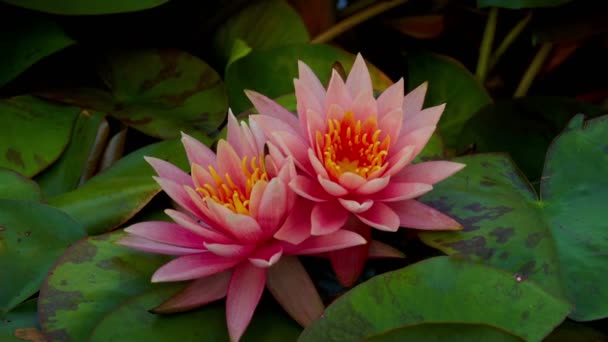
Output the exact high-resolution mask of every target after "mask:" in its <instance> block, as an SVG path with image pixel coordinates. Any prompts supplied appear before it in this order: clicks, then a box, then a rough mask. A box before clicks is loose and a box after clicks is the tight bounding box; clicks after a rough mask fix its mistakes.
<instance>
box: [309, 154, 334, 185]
mask: <svg viewBox="0 0 608 342" xmlns="http://www.w3.org/2000/svg"><path fill="white" fill-rule="evenodd" d="M308 159H309V160H310V165H312V168H313V170H314V172H315V174H317V175H318V176H321V177H323V178H329V174H328V173H327V170H325V166H323V164H322V163H321V161H320V160H319V158H317V155H316V154H315V152H314V151H313V150H312V148H309V149H308Z"/></svg>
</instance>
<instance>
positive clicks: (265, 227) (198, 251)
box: [119, 113, 366, 341]
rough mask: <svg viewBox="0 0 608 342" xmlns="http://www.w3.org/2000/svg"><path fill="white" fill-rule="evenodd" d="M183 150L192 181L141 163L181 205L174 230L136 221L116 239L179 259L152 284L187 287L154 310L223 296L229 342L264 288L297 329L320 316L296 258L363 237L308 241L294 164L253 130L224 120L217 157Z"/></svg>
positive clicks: (193, 146)
mask: <svg viewBox="0 0 608 342" xmlns="http://www.w3.org/2000/svg"><path fill="white" fill-rule="evenodd" d="M182 142H183V144H184V147H185V149H186V153H187V156H188V159H189V161H190V164H191V175H189V174H187V173H185V172H183V171H182V170H180V169H179V168H177V167H176V166H174V165H172V164H170V163H168V162H165V161H163V160H160V159H156V158H146V159H147V161H148V162H149V163H150V164H151V165H152V167H153V168H154V169H155V170H156V172H157V174H158V177H156V178H155V179H156V181H157V182H158V184H160V186H161V187H162V189H163V190H164V191H165V192H166V193H167V194H168V195H169V196H170V197H171V198H172V199H173V200H174V201H175V202H176V203H177V204H178V205H179V206H180V210H172V209H168V210H166V211H165V213H166V214H167V215H168V216H169V217H170V218H171V219H173V221H174V223H171V222H160V221H159V222H143V223H137V224H134V225H132V226H130V227H128V228H126V229H125V231H126V232H127V233H128V235H126V236H125V237H124V238H122V239H121V240H120V241H119V243H120V244H122V245H124V246H128V247H131V248H135V249H138V250H142V251H147V252H152V253H160V254H169V255H175V256H177V258H175V259H173V260H172V261H170V262H169V263H167V264H165V265H163V266H162V267H160V268H159V269H158V270H157V271H156V272H155V273H154V275H153V276H152V282H170V281H184V280H194V281H193V282H192V283H191V284H190V285H189V286H188V287H186V288H185V289H184V290H183V291H182V292H180V293H178V294H177V295H175V296H174V297H172V298H170V299H168V300H167V301H166V302H164V303H162V304H161V305H160V306H159V307H157V308H156V309H154V311H156V312H159V313H170V312H178V311H184V310H188V309H192V308H195V307H199V306H201V305H204V304H206V303H209V302H211V301H215V300H218V299H221V298H223V297H226V298H227V299H226V318H227V323H228V331H229V335H230V338H231V340H233V341H237V340H239V339H240V337H241V336H242V334H243V333H244V331H245V329H246V328H247V326H248V324H249V322H250V320H251V318H252V315H253V312H254V310H255V308H256V306H257V304H258V302H259V300H260V297H261V295H262V292H263V290H264V287H265V286H266V287H268V289H269V290H270V292H271V293H272V294H273V295H274V297H275V298H276V299H277V301H278V302H279V303H280V304H281V305H282V306H283V307H284V308H285V309H286V311H287V312H288V313H290V314H291V315H292V317H294V319H296V320H297V321H298V322H299V323H300V324H302V325H304V326H305V325H307V324H308V323H309V322H311V321H312V320H314V319H316V318H318V317H319V316H320V315H321V314H322V311H323V309H324V307H323V304H322V302H321V299H320V298H319V295H318V294H317V292H316V290H315V287H314V285H313V284H312V281H311V280H310V278H309V276H308V274H307V273H306V271H305V270H304V268H303V267H302V265H301V264H300V263H299V261H298V259H297V258H296V257H295V256H296V255H302V254H318V253H324V252H327V251H332V250H337V249H341V248H345V247H351V246H356V245H359V244H364V243H366V241H365V239H364V238H362V237H361V236H359V235H357V234H355V233H353V232H349V231H335V232H333V233H330V234H328V235H324V236H311V235H310V211H311V210H312V206H311V205H309V204H308V203H306V202H305V201H302V200H300V199H298V198H297V196H296V195H295V194H294V193H293V191H291V189H290V188H289V187H288V183H289V182H290V181H292V179H293V177H295V175H296V169H295V166H294V164H293V162H292V160H291V158H289V157H288V158H285V157H283V156H282V155H281V154H280V153H279V152H278V150H277V149H276V148H275V147H274V146H273V145H272V144H268V151H269V154H265V153H264V147H265V138H264V136H263V133H262V132H261V130H260V129H259V127H257V126H256V125H255V123H252V124H251V127H248V126H247V125H246V124H244V123H243V124H242V125H239V124H238V122H237V120H236V118H235V117H234V115H232V113H229V118H228V136H227V141H225V140H220V141H219V143H218V147H217V155H216V154H214V153H213V152H212V151H211V150H210V149H209V148H207V147H206V146H204V145H203V144H201V143H200V142H199V141H197V140H196V139H194V138H192V137H190V136H188V135H183V138H182ZM299 202H302V203H299ZM294 208H296V209H297V210H294ZM294 242H295V243H294Z"/></svg>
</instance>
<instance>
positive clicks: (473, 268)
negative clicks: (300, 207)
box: [299, 257, 570, 342]
mask: <svg viewBox="0 0 608 342" xmlns="http://www.w3.org/2000/svg"><path fill="white" fill-rule="evenodd" d="M569 310H570V306H569V305H568V304H567V303H566V302H564V301H561V300H558V299H556V298H555V297H553V296H551V295H549V294H548V293H547V292H545V291H543V289H542V288H540V287H539V286H537V285H536V284H533V283H531V282H529V281H518V280H517V278H516V277H514V276H513V274H512V273H507V272H504V271H502V270H499V269H495V268H492V267H489V266H486V265H482V264H476V263H469V262H465V261H463V260H455V259H451V258H448V257H437V258H432V259H427V260H425V261H421V262H419V263H416V264H413V265H410V266H408V267H405V268H402V269H400V270H397V271H393V272H389V273H385V274H382V275H379V276H376V277H374V278H372V279H370V280H368V281H366V282H365V283H363V284H361V285H359V286H357V287H355V288H353V289H352V290H350V291H348V292H347V293H346V294H344V295H343V296H342V297H340V298H338V299H337V300H336V301H335V302H333V304H331V305H330V306H329V307H328V308H327V309H326V310H325V314H324V316H323V317H322V318H320V319H318V320H316V321H315V322H313V323H312V324H311V325H310V326H309V327H308V328H306V329H305V330H304V332H303V333H302V335H301V336H300V339H299V341H302V342H306V341H360V340H362V339H365V338H367V337H371V336H374V335H378V334H382V333H387V332H390V331H391V330H393V329H396V328H402V327H404V326H408V325H412V324H418V323H433V322H440V323H473V324H475V323H477V324H486V325H490V326H494V327H497V328H500V329H503V330H505V331H507V332H509V333H511V334H513V335H516V336H518V337H521V338H523V339H525V340H527V341H538V340H540V339H542V338H543V337H544V336H545V335H547V334H548V333H549V332H550V331H551V330H553V328H554V327H555V326H556V325H557V324H559V323H560V322H561V321H562V320H563V319H564V318H565V317H566V315H567V314H568V312H569Z"/></svg>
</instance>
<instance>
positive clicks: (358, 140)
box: [316, 111, 390, 179]
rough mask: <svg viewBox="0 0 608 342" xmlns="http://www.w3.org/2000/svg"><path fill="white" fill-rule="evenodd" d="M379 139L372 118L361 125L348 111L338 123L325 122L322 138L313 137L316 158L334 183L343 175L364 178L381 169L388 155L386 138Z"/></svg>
mask: <svg viewBox="0 0 608 342" xmlns="http://www.w3.org/2000/svg"><path fill="white" fill-rule="evenodd" d="M379 137H380V130H379V129H378V122H377V119H376V117H375V116H370V117H368V118H367V119H366V120H365V121H364V122H363V123H362V122H361V120H356V121H355V119H354V115H353V113H352V112H350V111H349V112H346V113H345V114H344V117H343V118H342V120H340V121H338V120H337V119H329V120H328V121H327V132H326V133H325V134H322V133H321V132H317V133H316V143H317V155H319V157H320V158H321V160H322V162H323V164H324V165H325V168H326V169H327V171H328V172H329V174H330V175H331V176H332V177H333V178H334V179H338V178H339V177H340V175H342V174H343V173H344V172H347V171H349V172H353V173H356V174H358V175H360V176H362V177H364V178H367V177H368V176H369V175H370V174H372V173H373V172H374V171H377V170H379V169H380V168H382V166H383V165H384V161H385V159H386V156H387V154H388V148H389V146H390V137H388V136H387V137H385V138H384V140H382V141H380V140H379Z"/></svg>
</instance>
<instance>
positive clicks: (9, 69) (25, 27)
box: [0, 16, 75, 87]
mask: <svg viewBox="0 0 608 342" xmlns="http://www.w3.org/2000/svg"><path fill="white" fill-rule="evenodd" d="M20 19H21V20H19V21H16V22H15V23H11V25H10V26H11V27H10V30H9V29H7V28H4V29H2V30H0V51H2V63H0V87H1V86H3V85H5V84H7V83H8V82H10V81H11V80H13V79H14V78H15V77H17V76H19V75H20V74H21V73H22V72H24V71H25V70H27V69H28V68H29V67H30V66H32V65H34V64H35V63H36V62H38V61H39V60H41V59H43V58H45V57H47V56H49V55H51V54H53V53H55V52H57V51H60V50H62V49H64V48H66V47H68V46H70V45H72V44H74V43H75V42H74V41H73V40H72V39H71V38H70V37H68V36H66V34H65V33H64V32H63V30H62V29H61V27H59V25H57V24H56V23H55V22H53V21H50V20H48V19H47V18H42V17H39V16H32V17H26V16H21V18H20Z"/></svg>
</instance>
